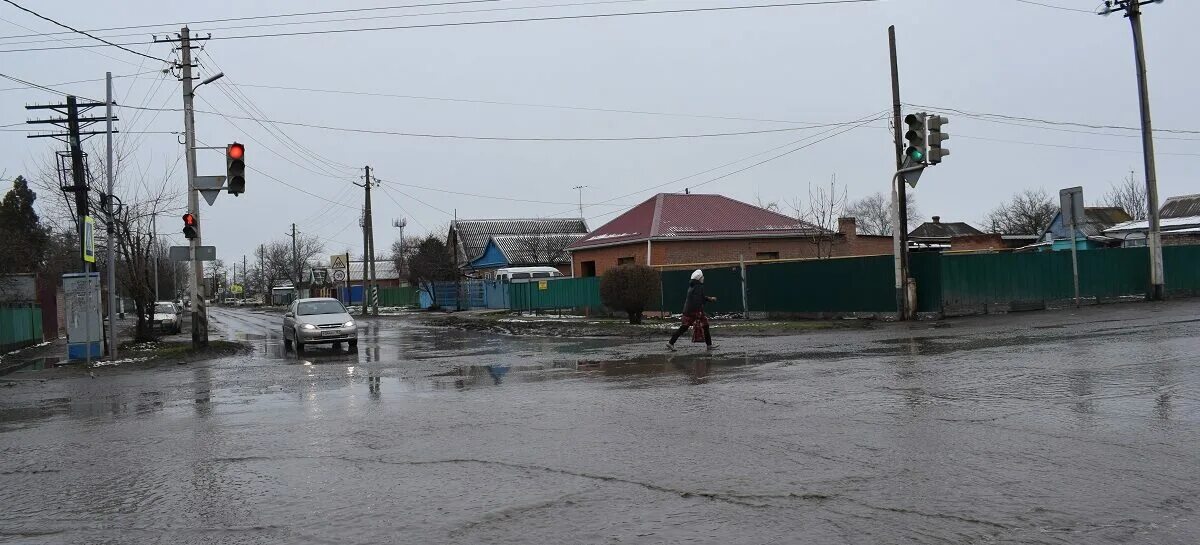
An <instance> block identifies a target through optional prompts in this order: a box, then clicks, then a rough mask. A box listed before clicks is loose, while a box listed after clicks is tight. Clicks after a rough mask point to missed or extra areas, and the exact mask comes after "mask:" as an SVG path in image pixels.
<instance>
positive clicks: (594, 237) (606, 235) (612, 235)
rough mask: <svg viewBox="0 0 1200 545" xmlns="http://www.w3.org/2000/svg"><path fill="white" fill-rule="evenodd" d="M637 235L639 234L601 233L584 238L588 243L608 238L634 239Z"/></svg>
mask: <svg viewBox="0 0 1200 545" xmlns="http://www.w3.org/2000/svg"><path fill="white" fill-rule="evenodd" d="M639 234H640V233H601V234H599V235H592V236H590V237H588V238H586V239H585V240H587V241H588V242H591V241H593V240H605V239H610V238H623V237H635V236H638V235H639Z"/></svg>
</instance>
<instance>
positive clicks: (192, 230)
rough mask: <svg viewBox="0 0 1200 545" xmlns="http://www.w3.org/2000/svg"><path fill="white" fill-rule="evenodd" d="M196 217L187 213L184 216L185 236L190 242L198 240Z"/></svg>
mask: <svg viewBox="0 0 1200 545" xmlns="http://www.w3.org/2000/svg"><path fill="white" fill-rule="evenodd" d="M197 227H198V225H196V215H195V214H191V213H187V214H184V215H183V236H184V237H186V238H187V239H188V240H191V239H193V238H196V236H197V235H199V233H198V232H197V231H196V228H197Z"/></svg>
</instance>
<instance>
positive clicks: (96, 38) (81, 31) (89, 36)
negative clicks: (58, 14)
mask: <svg viewBox="0 0 1200 545" xmlns="http://www.w3.org/2000/svg"><path fill="white" fill-rule="evenodd" d="M0 1H3V2H5V3H8V4H11V5H12V6H13V7H15V8H17V9H19V10H21V11H24V12H25V13H28V14H30V15H33V16H34V17H37V18H39V19H44V20H46V21H49V22H51V23H54V24H55V25H58V26H60V27H63V28H65V29H67V30H70V31H71V32H75V33H78V34H82V35H84V36H87V37H88V38H91V39H93V40H96V41H98V42H102V43H104V44H105V45H110V46H112V47H115V48H117V49H120V50H122V51H126V52H128V53H133V54H134V55H138V56H140V57H146V58H148V59H153V60H156V61H159V62H163V63H166V64H171V61H169V60H166V59H163V58H159V57H155V56H153V55H148V54H146V53H142V52H140V51H134V50H132V49H129V48H128V47H125V45H131V44H125V45H122V44H116V43H113V42H110V41H108V40H106V39H104V38H99V37H97V36H95V35H93V34H89V33H88V32H85V31H83V30H78V29H75V28H73V27H70V26H68V25H65V24H63V23H60V22H58V21H55V20H54V19H51V18H49V17H46V16H45V15H42V14H40V13H38V12H36V11H33V10H31V9H29V8H26V7H24V6H22V5H20V4H18V3H16V2H13V0H0Z"/></svg>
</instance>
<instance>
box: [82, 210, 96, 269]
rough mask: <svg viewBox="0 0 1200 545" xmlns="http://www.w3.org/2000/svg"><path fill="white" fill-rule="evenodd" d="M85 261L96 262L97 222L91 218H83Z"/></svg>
mask: <svg viewBox="0 0 1200 545" xmlns="http://www.w3.org/2000/svg"><path fill="white" fill-rule="evenodd" d="M83 260H84V261H87V262H88V263H95V262H96V220H93V219H92V217H91V216H84V217H83Z"/></svg>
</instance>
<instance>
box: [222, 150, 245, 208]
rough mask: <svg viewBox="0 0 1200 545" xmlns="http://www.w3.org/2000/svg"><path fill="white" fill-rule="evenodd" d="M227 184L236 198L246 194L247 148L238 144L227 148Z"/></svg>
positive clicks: (230, 192)
mask: <svg viewBox="0 0 1200 545" xmlns="http://www.w3.org/2000/svg"><path fill="white" fill-rule="evenodd" d="M225 183H226V185H227V187H228V188H229V189H228V190H229V194H231V195H233V196H235V197H236V196H238V195H241V194H242V193H245V192H246V146H243V145H241V144H239V143H237V142H234V143H232V144H229V145H228V146H225Z"/></svg>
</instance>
